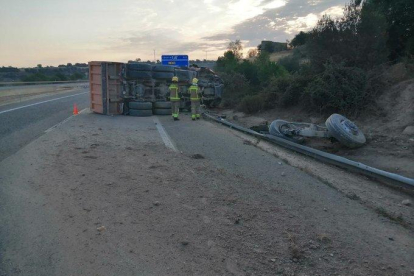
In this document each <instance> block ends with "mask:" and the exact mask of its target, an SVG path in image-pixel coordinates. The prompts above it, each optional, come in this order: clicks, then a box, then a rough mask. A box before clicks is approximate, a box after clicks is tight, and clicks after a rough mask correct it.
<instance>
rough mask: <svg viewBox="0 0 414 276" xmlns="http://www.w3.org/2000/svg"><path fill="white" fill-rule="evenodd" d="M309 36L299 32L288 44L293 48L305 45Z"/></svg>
mask: <svg viewBox="0 0 414 276" xmlns="http://www.w3.org/2000/svg"><path fill="white" fill-rule="evenodd" d="M309 36H310V35H309V33H305V32H300V33H298V34H297V35H296V36H295V37H294V38H293V39H292V41H291V42H290V43H289V44H290V46H292V47H293V48H295V47H298V46H302V45H305V44H306V42H307V41H308V39H309Z"/></svg>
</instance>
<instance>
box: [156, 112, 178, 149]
mask: <svg viewBox="0 0 414 276" xmlns="http://www.w3.org/2000/svg"><path fill="white" fill-rule="evenodd" d="M154 123H155V126H156V127H157V129H158V132H159V133H160V136H161V139H162V141H163V142H164V144H165V146H166V147H167V148H169V149H171V150H173V151H175V152H178V149H177V147H176V146H175V145H174V143H173V141H172V140H171V138H170V136H169V135H168V133H167V132H166V131H165V129H164V127H163V126H162V124H161V122H160V120H159V119H158V117H154Z"/></svg>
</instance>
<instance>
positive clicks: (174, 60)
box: [161, 55, 190, 67]
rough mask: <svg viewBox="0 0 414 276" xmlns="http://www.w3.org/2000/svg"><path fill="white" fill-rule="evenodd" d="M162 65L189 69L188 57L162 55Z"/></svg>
mask: <svg viewBox="0 0 414 276" xmlns="http://www.w3.org/2000/svg"><path fill="white" fill-rule="evenodd" d="M161 63H162V65H170V66H180V67H189V66H190V62H189V60H188V55H162V56H161Z"/></svg>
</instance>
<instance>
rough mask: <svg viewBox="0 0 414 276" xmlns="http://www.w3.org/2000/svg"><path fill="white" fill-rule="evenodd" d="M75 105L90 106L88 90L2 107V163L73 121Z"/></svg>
mask: <svg viewBox="0 0 414 276" xmlns="http://www.w3.org/2000/svg"><path fill="white" fill-rule="evenodd" d="M75 103H76V104H77V105H78V109H79V110H82V109H84V108H86V107H88V106H89V97H88V93H87V89H74V90H72V91H70V92H67V93H59V94H57V95H54V96H46V97H40V98H36V99H33V100H28V101H22V102H20V103H14V104H8V105H3V106H0V122H1V123H0V161H1V160H3V159H4V158H6V157H8V156H10V155H11V154H13V153H15V152H16V151H18V150H19V149H21V148H22V147H24V146H25V145H27V144H28V143H30V142H31V141H33V140H35V139H36V138H38V137H40V136H41V135H42V134H44V132H45V131H46V130H48V129H49V128H51V127H53V126H54V125H56V124H58V123H60V122H61V121H63V120H65V119H66V118H68V117H70V116H71V115H72V112H73V105H74V104H75Z"/></svg>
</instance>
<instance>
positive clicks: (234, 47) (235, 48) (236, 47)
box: [227, 39, 243, 60]
mask: <svg viewBox="0 0 414 276" xmlns="http://www.w3.org/2000/svg"><path fill="white" fill-rule="evenodd" d="M227 49H228V50H229V51H231V52H232V53H233V54H234V56H235V57H236V59H239V60H240V59H242V58H243V45H242V43H241V41H240V39H237V40H236V41H232V42H230V43H229V45H228V47H227Z"/></svg>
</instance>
